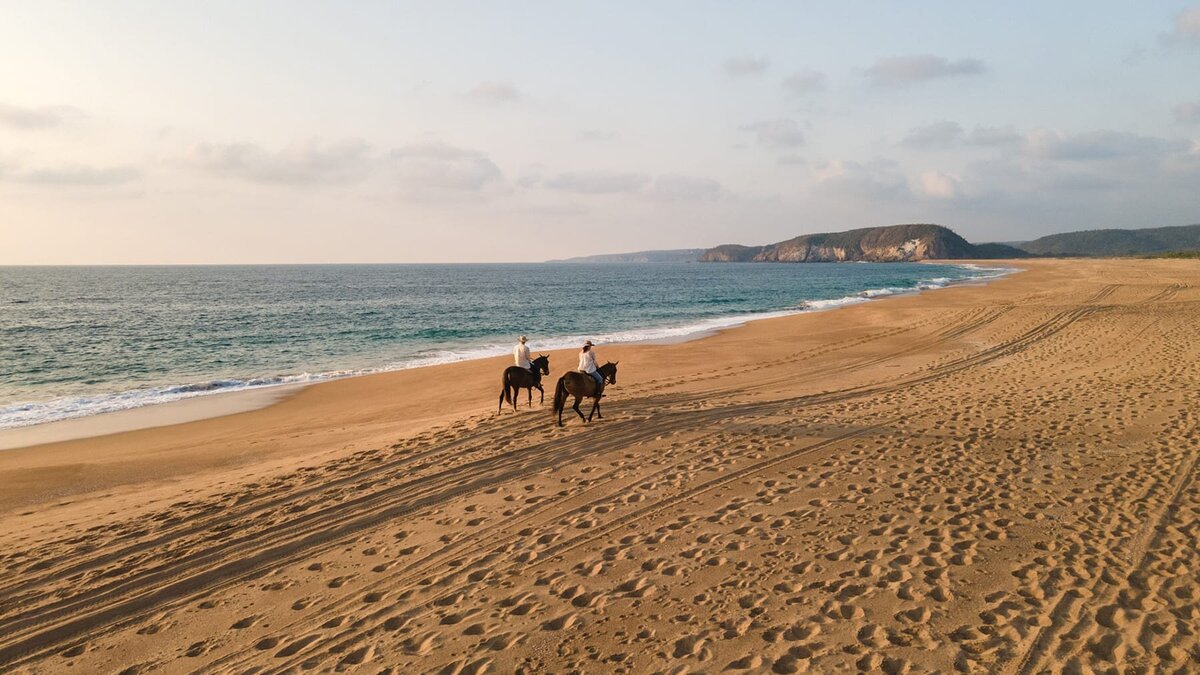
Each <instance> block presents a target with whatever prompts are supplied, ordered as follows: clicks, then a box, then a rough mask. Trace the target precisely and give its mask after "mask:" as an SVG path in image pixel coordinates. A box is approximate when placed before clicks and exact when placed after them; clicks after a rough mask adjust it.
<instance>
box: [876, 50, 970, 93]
mask: <svg viewBox="0 0 1200 675" xmlns="http://www.w3.org/2000/svg"><path fill="white" fill-rule="evenodd" d="M985 70H986V67H985V66H984V64H983V61H980V60H979V59H955V60H953V61H952V60H950V59H947V58H944V57H941V56H934V55H932V54H909V55H906V56H891V57H887V58H882V59H879V60H877V61H876V62H875V65H873V66H871V67H870V68H867V70H866V75H867V77H868V78H869V79H870V80H871V83H872V84H875V85H879V86H900V85H906V84H914V83H917V82H924V81H927V80H935V79H938V78H943V77H965V76H970V75H979V74H982V73H983V72H984V71H985Z"/></svg>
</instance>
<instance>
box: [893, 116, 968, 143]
mask: <svg viewBox="0 0 1200 675" xmlns="http://www.w3.org/2000/svg"><path fill="white" fill-rule="evenodd" d="M962 134H963V129H962V127H961V126H959V124H958V122H950V121H943V122H934V123H933V124H927V125H925V126H923V127H915V128H914V129H912V130H911V131H909V132H908V136H905V137H904V140H902V141H900V143H901V144H903V145H907V146H909V147H911V148H946V147H949V146H951V145H954V143H955V142H956V141H958V139H959V138H961V137H962Z"/></svg>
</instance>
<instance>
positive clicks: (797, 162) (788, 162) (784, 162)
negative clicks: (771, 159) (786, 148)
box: [775, 153, 808, 166]
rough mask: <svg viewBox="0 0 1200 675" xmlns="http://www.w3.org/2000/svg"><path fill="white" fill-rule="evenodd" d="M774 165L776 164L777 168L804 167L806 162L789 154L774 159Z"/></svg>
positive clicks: (798, 156)
mask: <svg viewBox="0 0 1200 675" xmlns="http://www.w3.org/2000/svg"><path fill="white" fill-rule="evenodd" d="M775 163H776V164H778V165H779V166H804V165H805V164H808V161H807V160H805V159H804V157H802V156H800V155H797V154H795V153H789V154H786V155H780V156H779V157H776V158H775Z"/></svg>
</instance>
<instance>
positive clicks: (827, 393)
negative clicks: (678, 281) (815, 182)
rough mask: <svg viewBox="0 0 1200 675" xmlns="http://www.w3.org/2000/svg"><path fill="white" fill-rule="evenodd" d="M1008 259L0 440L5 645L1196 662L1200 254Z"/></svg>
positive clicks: (936, 662)
mask: <svg viewBox="0 0 1200 675" xmlns="http://www.w3.org/2000/svg"><path fill="white" fill-rule="evenodd" d="M1020 265H1021V266H1022V267H1024V268H1026V269H1027V270H1028V271H1026V272H1024V273H1022V274H1018V275H1015V276H1013V277H1009V278H1007V279H1004V280H1001V281H998V282H995V283H992V284H990V285H988V286H985V287H957V288H951V289H946V290H941V291H935V292H930V293H924V294H921V295H919V296H910V297H902V298H895V299H889V300H886V301H882V302H877V303H870V304H867V305H860V306H856V307H850V308H846V309H842V310H838V311H835V312H826V313H820V314H812V315H802V316H796V317H789V318H784V319H775V320H769V321H761V322H756V323H754V324H751V325H749V326H745V327H743V328H739V329H735V330H730V331H726V332H723V333H721V334H719V335H716V336H712V337H708V338H705V339H703V340H699V341H696V342H691V343H687V344H676V345H656V346H645V345H643V346H624V347H615V346H601V347H600V351H599V354H600V356H601V357H602V358H607V359H618V358H619V359H620V360H621V367H620V373H619V384H618V385H617V386H616V387H614V388H612V389H610V396H609V397H608V398H607V399H605V402H604V407H603V410H604V413H605V417H604V419H603V420H598V421H596V422H594V423H592V424H591V425H587V426H585V425H584V424H582V423H581V422H580V421H579V420H578V419H572V420H570V421H568V423H567V426H566V427H565V428H563V429H557V428H555V427H554V426H553V425H552V424H551V420H550V412H549V408H550V401H549V399H547V401H546V403H545V405H543V406H540V407H539V406H538V405H537V399H536V398H535V400H534V408H533V409H532V410H530V409H529V408H526V407H522V408H521V409H520V410H519V412H518V413H515V414H514V413H513V412H511V411H506V412H505V413H504V414H501V415H497V414H496V412H495V403H496V395H497V392H498V380H499V370H500V366H501V365H503V362H502V361H501V360H496V361H491V362H473V363H468V364H456V365H450V366H440V367H436V368H427V369H421V370H416V371H407V372H401V373H392V374H387V375H380V376H372V377H363V378H354V379H350V380H344V381H338V382H331V383H327V384H322V385H319V386H315V387H311V388H308V389H305V390H304V391H302V392H300V393H299V394H297V395H295V396H292V397H290V398H288V399H287V400H285V401H282V402H280V403H277V404H275V405H273V406H271V407H268V408H265V409H263V410H258V411H254V412H248V413H242V414H237V415H231V416H226V417H222V418H219V419H213V420H206V421H198V422H190V423H187V424H180V425H175V426H168V427H162V428H157V429H147V430H143V431H136V432H129V433H122V434H116V435H110V436H105V437H100V438H94V439H86V440H78V441H71V442H64V443H57V444H52V445H43V446H38V447H33V448H21V449H15V450H7V451H4V452H0V485H3V493H2V494H0V519H2V521H3V527H2V528H0V544H2V545H0V571H2V573H0V671H9V670H15V671H16V672H25V671H30V672H46V673H71V672H76V673H96V672H126V673H136V672H151V671H154V672H168V673H173V672H193V671H198V672H209V673H217V672H222V673H224V672H237V673H241V672H279V671H293V672H326V671H342V670H346V671H352V670H358V671H361V672H368V673H378V672H392V673H416V672H445V673H482V672H484V671H485V670H489V671H490V672H499V673H508V672H555V673H561V672H571V671H578V672H596V673H606V672H627V673H650V672H663V673H683V672H713V673H715V672H723V671H726V670H735V671H739V672H776V673H792V672H804V671H808V672H830V671H855V670H866V671H883V672H891V673H899V672H931V671H936V672H955V671H965V672H1004V673H1035V672H1042V671H1054V672H1057V671H1060V670H1065V671H1067V672H1090V671H1109V670H1111V669H1114V668H1119V669H1121V670H1122V672H1124V669H1125V668H1132V669H1133V670H1134V671H1135V672H1141V671H1142V670H1146V671H1149V670H1153V669H1157V670H1160V671H1162V672H1176V671H1178V672H1195V671H1196V670H1197V668H1198V667H1200V661H1198V660H1197V659H1198V657H1200V647H1198V637H1197V633H1196V632H1197V630H1198V628H1197V626H1198V625H1200V605H1198V603H1200V559H1198V554H1197V549H1196V540H1197V534H1198V525H1197V518H1198V516H1200V483H1198V482H1197V481H1196V480H1195V478H1196V474H1197V471H1198V467H1197V464H1196V461H1197V458H1198V457H1200V431H1198V430H1197V426H1198V424H1200V419H1198V418H1200V391H1198V388H1197V383H1198V382H1200V366H1198V357H1200V340H1197V338H1196V335H1197V330H1198V328H1197V327H1200V265H1197V264H1196V263H1195V262H1191V261H1138V260H1130V261H1126V260H1120V261H1113V260H1104V261H1030V262H1022V263H1020ZM572 358H573V357H572V355H570V354H566V353H562V352H555V353H553V354H552V359H551V368H552V372H553V374H554V376H555V377H556V376H557V375H558V374H560V373H561V372H562V371H563V370H564V368H566V367H568V366H569V365H571V361H572ZM552 381H553V378H552ZM1113 672H1116V671H1113Z"/></svg>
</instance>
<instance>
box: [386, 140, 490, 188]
mask: <svg viewBox="0 0 1200 675" xmlns="http://www.w3.org/2000/svg"><path fill="white" fill-rule="evenodd" d="M390 159H391V163H392V167H393V169H394V170H395V172H396V175H397V177H398V180H399V182H400V185H401V187H402V188H404V189H405V190H408V191H410V192H411V191H430V190H434V191H441V192H447V191H448V192H478V191H480V190H483V189H484V188H485V187H487V186H489V185H492V184H495V183H500V182H502V181H503V179H504V175H503V173H502V172H501V171H500V167H498V166H496V163H495V162H493V161H492V160H491V158H490V157H488V156H487V155H485V154H484V153H482V152H479V151H476V150H468V149H465V148H458V147H455V146H452V145H446V144H444V143H422V144H416V145H407V146H404V147H402V148H397V149H396V150H393V151H392V152H391V154H390Z"/></svg>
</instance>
